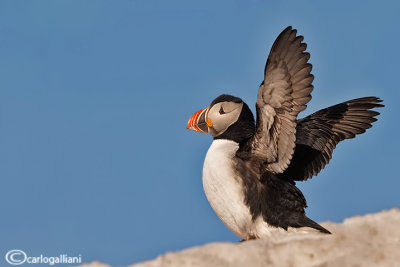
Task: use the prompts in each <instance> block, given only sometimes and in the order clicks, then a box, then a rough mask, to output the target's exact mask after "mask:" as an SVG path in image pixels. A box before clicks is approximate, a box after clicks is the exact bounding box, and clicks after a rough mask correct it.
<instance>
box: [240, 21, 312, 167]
mask: <svg viewBox="0 0 400 267" xmlns="http://www.w3.org/2000/svg"><path fill="white" fill-rule="evenodd" d="M296 34H297V31H296V30H295V29H292V27H288V28H286V29H285V30H284V31H283V32H282V33H281V34H280V35H279V36H278V38H277V39H276V41H275V42H274V44H273V46H272V48H271V51H270V54H269V56H268V60H267V63H266V66H265V70H264V81H263V82H262V83H261V86H260V88H259V91H258V97H257V103H256V110H257V121H256V132H255V134H254V136H253V137H252V138H251V139H250V140H249V141H248V143H247V144H246V145H245V146H244V148H243V149H244V150H247V151H250V152H251V153H252V154H254V155H256V156H257V157H258V158H261V159H262V161H263V163H264V164H267V169H268V170H269V171H271V172H273V173H281V172H283V171H284V170H285V169H286V168H287V167H288V166H289V164H290V160H291V158H292V155H293V152H294V148H295V141H296V118H297V114H298V113H299V112H300V111H302V110H304V109H305V108H306V104H307V103H308V102H309V101H310V99H311V95H310V93H311V92H312V90H313V86H312V84H311V83H312V81H313V79H314V76H313V75H312V74H310V72H311V69H312V65H311V64H309V63H307V62H308V60H309V58H310V54H309V53H307V52H304V51H305V50H306V48H307V45H306V44H305V43H304V42H303V39H304V38H303V36H296Z"/></svg>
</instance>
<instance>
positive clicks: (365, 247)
mask: <svg viewBox="0 0 400 267" xmlns="http://www.w3.org/2000/svg"><path fill="white" fill-rule="evenodd" d="M322 225H323V226H324V227H326V228H327V229H329V230H330V231H331V232H332V235H323V234H319V233H303V232H298V233H281V232H279V234H275V235H273V236H272V237H271V238H269V239H262V240H252V241H246V242H243V243H210V244H207V245H204V246H199V247H193V248H189V249H185V250H182V251H178V252H169V253H166V254H164V255H161V256H159V257H157V258H156V259H154V260H150V261H146V262H142V263H138V264H134V265H131V266H132V267H133V266H134V267H169V266H171V267H172V266H174V267H183V266H207V267H211V266H231V267H239V266H240V267H241V266H279V267H281V266H324V267H329V266H335V267H336V266H340V267H344V266H352V267H353V266H363V267H365V266H374V267H375V266H390V267H395V266H398V267H400V210H399V209H396V208H395V209H391V210H389V211H382V212H380V213H376V214H368V215H365V216H356V217H352V218H349V219H346V220H344V222H343V223H340V224H336V223H322ZM83 266H84V267H109V265H106V264H101V263H99V262H93V263H90V264H84V265H82V267H83Z"/></svg>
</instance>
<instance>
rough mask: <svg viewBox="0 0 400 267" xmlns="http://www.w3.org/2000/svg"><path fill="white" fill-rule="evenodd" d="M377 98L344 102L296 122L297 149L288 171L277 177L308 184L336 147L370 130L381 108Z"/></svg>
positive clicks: (327, 161)
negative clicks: (305, 181) (377, 109)
mask: <svg viewBox="0 0 400 267" xmlns="http://www.w3.org/2000/svg"><path fill="white" fill-rule="evenodd" d="M380 102H382V100H380V99H379V98H377V97H363V98H358V99H353V100H350V101H346V102H343V103H340V104H337V105H334V106H331V107H328V108H325V109H322V110H320V111H317V112H316V113H314V114H311V115H310V116H307V117H305V118H303V119H300V120H298V121H297V127H296V128H297V132H296V148H295V152H294V155H293V158H292V161H291V162H290V165H289V167H288V168H287V169H286V170H285V172H283V173H282V174H280V176H281V177H282V178H285V179H289V180H300V181H303V180H307V179H309V178H311V177H312V176H314V175H317V174H318V173H319V172H320V171H321V170H322V169H323V168H324V167H325V166H326V165H327V164H328V163H329V160H330V159H331V158H332V153H333V150H334V149H335V147H336V145H337V144H338V143H339V142H340V141H342V140H344V139H351V138H354V137H355V136H356V135H357V134H362V133H364V132H365V131H366V130H367V129H369V128H371V127H372V124H371V123H373V122H375V121H376V120H377V119H376V118H375V117H376V116H378V115H379V112H376V111H374V110H371V109H372V108H378V107H383V105H382V104H380Z"/></svg>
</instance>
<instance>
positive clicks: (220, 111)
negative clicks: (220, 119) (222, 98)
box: [219, 106, 225, 115]
mask: <svg viewBox="0 0 400 267" xmlns="http://www.w3.org/2000/svg"><path fill="white" fill-rule="evenodd" d="M219 114H221V115H222V114H225V111H224V109H223V108H222V106H221V108H220V109H219Z"/></svg>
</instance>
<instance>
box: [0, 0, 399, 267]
mask: <svg viewBox="0 0 400 267" xmlns="http://www.w3.org/2000/svg"><path fill="white" fill-rule="evenodd" d="M300 2H301V3H300ZM322 2H324V3H322ZM397 3H398V2H397ZM397 3H396V2H395V1H392V3H390V1H385V2H380V3H378V2H376V1H358V3H356V2H355V1H354V2H353V1H342V2H338V1H335V2H333V1H331V3H327V2H326V1H261V0H260V1H258V0H251V1H249V0H236V1H208V0H207V1H186V0H171V1H155V0H131V1H127V0H120V1H111V0H109V1H102V0H81V1H54V0H48V1H40V0H37V1H15V0H6V1H1V2H0V183H1V185H0V212H1V220H0V249H1V254H2V255H0V256H1V258H2V259H1V262H0V265H1V266H3V265H4V266H7V265H6V263H5V261H4V256H3V255H4V254H5V253H6V252H7V251H8V250H10V249H14V248H18V249H22V250H24V251H25V252H26V253H27V254H29V255H32V256H36V255H39V254H41V253H42V254H45V255H47V256H56V255H58V254H60V253H67V254H69V255H71V256H74V255H77V254H81V255H82V258H83V260H84V261H85V262H89V261H93V260H100V261H102V262H106V263H110V264H113V265H127V264H130V263H133V262H138V261H143V260H147V259H151V258H154V257H156V256H157V255H158V254H161V253H164V252H166V251H174V250H180V249H183V248H187V247H190V246H196V245H201V244H204V243H207V242H213V241H231V242H237V241H238V240H239V238H238V237H236V236H235V235H234V234H232V233H231V232H230V231H229V230H228V229H227V228H226V227H225V226H224V225H223V224H222V223H221V222H220V221H219V219H218V218H217V216H216V215H215V214H214V213H213V211H212V210H211V208H210V206H209V204H208V202H207V200H206V198H205V196H204V193H203V189H202V181H201V174H202V164H203V159H204V157H205V154H206V151H207V149H208V147H209V145H210V143H211V141H212V139H211V137H210V136H209V135H204V134H199V133H196V132H192V131H188V130H186V129H185V127H186V123H187V120H188V118H189V117H190V115H192V113H194V112H195V111H197V110H199V109H201V108H203V107H206V106H207V105H208V104H209V103H210V102H211V100H213V99H214V98H215V97H216V96H218V95H219V94H221V93H230V94H233V95H236V96H239V97H242V98H243V99H244V100H245V101H246V102H247V103H248V104H249V105H250V106H251V107H253V106H254V104H255V99H256V95H257V90H258V85H259V83H260V82H261V80H262V79H263V68H264V64H265V60H266V58H267V55H268V52H269V49H270V47H271V45H272V43H273V41H274V39H275V38H276V36H277V35H278V34H279V33H280V32H281V31H282V30H283V29H284V28H285V27H286V26H288V25H293V26H294V27H295V28H297V29H298V30H299V33H300V34H302V35H304V36H305V41H306V42H307V43H308V49H307V50H308V51H309V52H310V53H311V63H312V64H313V66H314V68H313V74H314V75H315V82H314V86H315V89H314V92H313V100H312V101H311V102H310V104H309V108H308V109H307V110H306V111H305V112H303V114H301V116H304V115H307V114H309V113H311V112H314V111H316V110H318V109H321V108H324V107H326V106H329V105H332V104H336V103H339V102H341V101H345V100H349V99H352V98H356V97H362V96H370V95H377V96H380V97H382V98H383V99H384V100H385V105H386V107H385V108H384V109H381V110H380V111H381V113H382V115H381V116H380V117H379V121H378V122H377V123H375V124H374V127H373V128H372V129H371V130H369V131H368V132H367V133H366V134H364V135H361V136H359V137H357V138H356V139H354V140H350V141H345V142H343V143H341V144H340V145H339V146H338V147H337V149H336V150H335V152H334V154H333V159H332V161H331V163H330V164H329V166H328V167H327V168H325V170H323V171H322V173H321V174H320V175H319V176H318V177H314V179H312V180H310V181H308V182H306V183H300V184H299V187H300V188H301V189H302V190H303V192H304V194H305V196H306V197H307V199H308V204H309V208H308V209H307V214H308V215H309V216H310V217H311V218H313V219H315V220H317V221H335V222H340V221H342V220H343V219H344V218H346V217H349V216H353V215H361V214H365V213H370V212H378V211H380V210H382V209H389V208H392V207H399V204H400V201H399V200H400V199H399V198H400V197H399V186H400V179H399V178H400V177H399V175H398V173H397V169H398V165H399V163H398V159H399V156H398V151H399V150H400V147H399V131H400V128H399V119H398V118H399V111H400V107H399V105H398V99H399V90H400V89H399V85H398V84H399V83H398V79H399V76H400V74H399V71H400V69H399V62H400V53H399V44H400V27H399V25H400V16H399V11H400V5H399V4H397Z"/></svg>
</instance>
